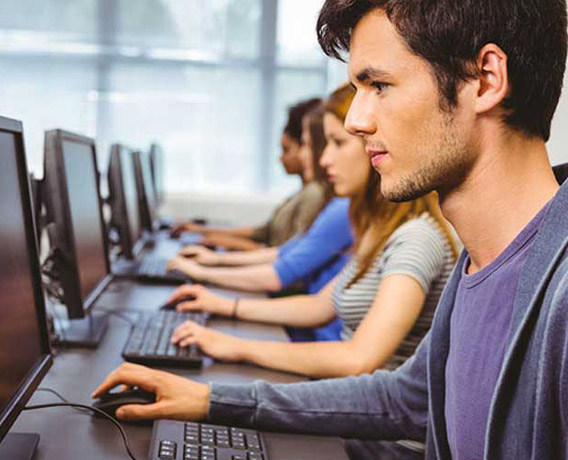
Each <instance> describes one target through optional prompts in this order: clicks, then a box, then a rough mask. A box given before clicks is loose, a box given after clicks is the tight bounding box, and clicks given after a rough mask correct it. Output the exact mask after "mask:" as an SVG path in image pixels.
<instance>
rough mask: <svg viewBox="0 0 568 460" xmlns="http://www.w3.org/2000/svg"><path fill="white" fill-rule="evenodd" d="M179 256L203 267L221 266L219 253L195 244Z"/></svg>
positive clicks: (183, 250) (182, 251) (184, 249)
mask: <svg viewBox="0 0 568 460" xmlns="http://www.w3.org/2000/svg"><path fill="white" fill-rule="evenodd" d="M179 255H180V256H182V257H185V258H189V259H191V260H193V261H195V262H197V263H198V264H201V265H219V264H220V263H221V255H220V254H219V253H218V252H215V251H212V250H211V249H207V248H206V247H205V246H199V245H195V244H194V245H190V246H186V247H185V248H183V249H182V250H181V251H180V252H179Z"/></svg>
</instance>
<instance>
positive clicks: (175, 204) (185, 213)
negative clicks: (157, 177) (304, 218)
mask: <svg viewBox="0 0 568 460" xmlns="http://www.w3.org/2000/svg"><path fill="white" fill-rule="evenodd" d="M282 199H283V198H282V197H281V196H276V195H259V194H231V195H226V194H222V195H221V194H218V195H213V194H203V193H201V194H199V193H187V194H183V193H181V194H180V193H177V194H168V196H167V197H166V202H165V203H164V206H163V208H162V209H161V214H162V215H163V216H168V217H172V218H175V219H179V220H187V219H191V218H196V217H199V218H206V219H209V220H211V221H214V222H215V223H222V224H227V225H239V226H240V225H244V226H247V225H258V224H261V223H264V222H266V220H267V219H268V218H269V217H270V214H271V213H272V211H273V210H274V207H275V206H277V205H278V203H280V202H281V201H282Z"/></svg>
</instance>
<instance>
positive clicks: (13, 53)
mask: <svg viewBox="0 0 568 460" xmlns="http://www.w3.org/2000/svg"><path fill="white" fill-rule="evenodd" d="M9 3H10V4H9V5H8V4H5V5H3V6H1V5H0V38H2V40H0V54H1V55H2V59H0V80H1V81H2V85H0V114H1V115H4V116H9V117H13V118H17V119H21V120H22V121H23V122H24V129H25V133H26V143H27V151H28V156H29V163H30V167H31V168H32V170H34V171H35V172H39V173H40V174H41V170H42V163H43V135H44V131H45V130H47V129H52V128H63V129H67V130H70V131H75V132H78V133H82V134H86V135H89V136H92V137H95V138H96V139H97V143H98V148H99V156H100V164H101V167H105V166H106V159H107V158H108V151H109V147H110V145H111V144H112V143H114V142H122V143H125V144H127V145H129V146H132V147H134V148H140V149H146V148H148V147H149V145H150V143H151V142H153V141H158V142H160V143H161V144H162V145H163V147H164V151H165V153H166V158H167V161H166V184H167V187H168V191H173V192H184V191H204V192H207V191H216V192H219V191H221V192H222V191H242V192H271V193H277V194H282V195H284V194H287V193H289V192H290V190H292V189H294V188H296V187H297V186H298V181H297V179H294V178H290V177H286V176H285V174H284V172H283V171H282V168H281V166H280V163H279V160H278V158H279V156H280V149H279V139H280V131H281V129H282V127H283V125H284V122H285V118H286V112H287V108H288V107H289V106H290V105H292V104H293V103H295V102H297V101H298V100H299V99H301V98H305V97H313V96H322V95H323V94H324V93H325V91H326V88H327V84H328V80H327V73H328V72H327V60H326V59H325V58H324V56H323V54H322V53H321V51H320V50H319V48H318V46H317V43H316V39H315V20H316V16H317V11H318V9H319V7H320V6H321V4H322V0H302V1H301V2H300V1H299V0H280V1H278V0H192V1H187V0H136V1H135V2H133V1H131V0H65V1H63V0H20V1H19V2H17V3H14V2H9ZM298 12H301V14H298Z"/></svg>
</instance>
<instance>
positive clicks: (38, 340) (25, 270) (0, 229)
mask: <svg viewBox="0 0 568 460" xmlns="http://www.w3.org/2000/svg"><path fill="white" fill-rule="evenodd" d="M0 161H1V165H2V167H1V168H0V196H2V199H1V200H0V241H2V244H1V245H0V258H1V260H2V263H1V264H0V293H2V295H0V376H1V377H0V442H1V444H0V455H6V454H5V452H6V450H7V449H8V447H7V445H8V444H9V438H6V435H7V434H8V431H9V429H10V427H11V426H12V424H13V423H14V421H15V419H16V417H17V416H18V414H19V413H20V412H21V410H22V409H23V407H24V405H25V404H26V402H27V401H28V399H29V398H30V396H31V394H32V393H33V391H34V390H35V388H36V387H37V385H38V384H39V383H40V381H41V379H42V377H43V376H44V375H45V373H46V372H47V370H48V369H49V367H50V365H51V354H50V347H49V339H48V335H47V326H46V318H45V305H44V300H43V294H42V287H41V275H40V267H39V259H38V253H37V244H36V238H35V231H34V222H33V217H32V206H31V200H30V190H29V182H28V173H27V168H26V161H25V153H24V142H23V135H22V125H21V123H20V122H17V121H14V120H10V119H7V118H0ZM10 458H14V457H10Z"/></svg>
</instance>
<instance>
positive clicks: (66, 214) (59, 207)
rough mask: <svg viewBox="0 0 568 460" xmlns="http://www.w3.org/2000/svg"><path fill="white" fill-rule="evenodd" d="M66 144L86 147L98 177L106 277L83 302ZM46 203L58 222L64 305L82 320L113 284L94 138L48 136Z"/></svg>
mask: <svg viewBox="0 0 568 460" xmlns="http://www.w3.org/2000/svg"><path fill="white" fill-rule="evenodd" d="M64 142H72V143H77V144H83V145H86V146H87V147H89V149H90V151H91V161H92V162H93V168H94V171H95V178H96V184H95V185H96V191H97V200H98V215H99V222H100V225H101V235H102V238H103V252H104V262H105V270H106V274H105V276H104V277H103V278H102V279H101V280H100V281H99V283H97V285H96V286H95V287H93V289H92V290H91V292H89V293H88V294H87V296H86V297H85V299H83V296H82V293H81V279H80V275H79V261H78V257H77V251H76V248H75V233H74V229H73V220H72V216H71V207H70V201H69V194H68V192H67V189H68V187H67V185H68V184H67V175H66V174H67V172H66V170H65V159H64V154H63V144H64ZM45 195H46V196H45V201H46V204H47V206H48V210H49V213H50V217H51V219H52V220H55V222H56V229H55V231H56V234H57V242H56V244H57V245H58V247H59V250H60V251H63V254H62V255H63V259H64V260H63V261H62V262H63V263H61V264H60V265H59V268H60V271H62V272H63V273H60V280H61V284H62V287H63V292H64V303H65V306H66V308H67V313H68V316H69V319H81V318H84V317H86V316H87V315H88V314H89V313H90V311H91V310H92V308H93V306H94V304H95V302H96V300H97V298H98V297H99V296H100V294H101V293H102V291H104V289H105V288H106V286H107V285H108V284H109V283H110V282H111V281H112V274H111V269H110V260H109V254H108V248H109V244H108V239H107V235H106V229H105V225H104V217H103V211H102V206H103V204H102V199H101V193H100V172H99V170H98V165H97V154H96V143H95V141H94V139H92V138H90V137H86V136H83V135H80V134H76V133H72V132H69V131H64V130H61V129H54V130H50V131H46V133H45Z"/></svg>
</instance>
